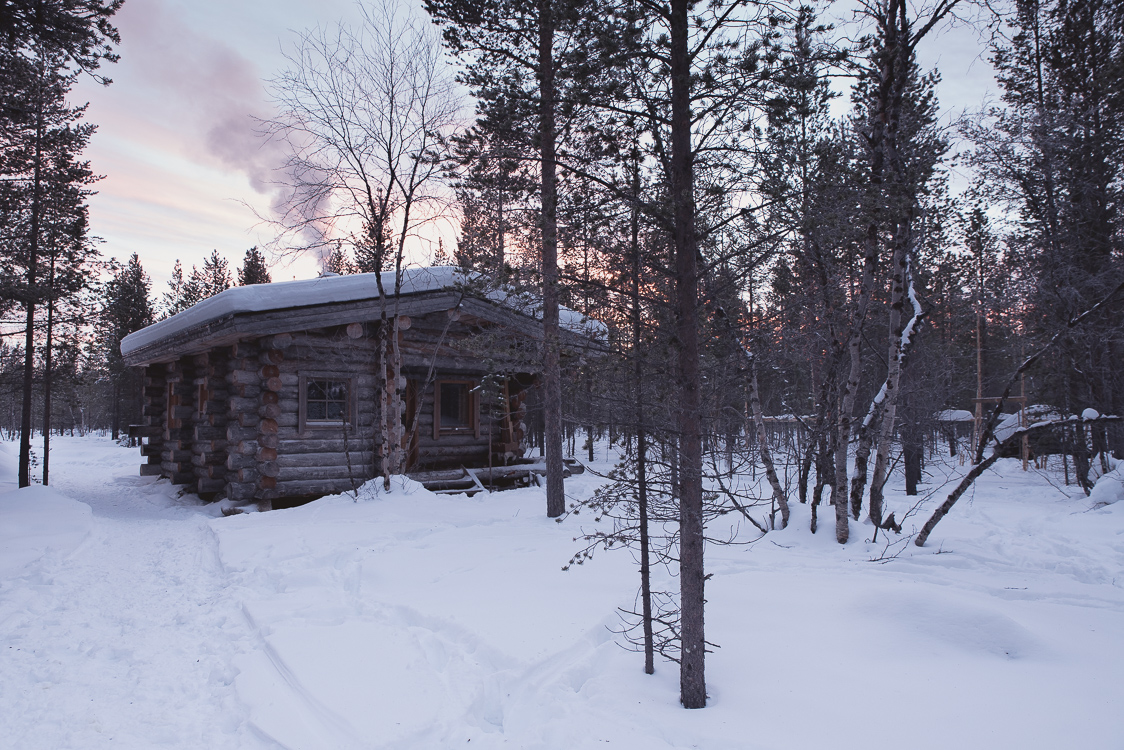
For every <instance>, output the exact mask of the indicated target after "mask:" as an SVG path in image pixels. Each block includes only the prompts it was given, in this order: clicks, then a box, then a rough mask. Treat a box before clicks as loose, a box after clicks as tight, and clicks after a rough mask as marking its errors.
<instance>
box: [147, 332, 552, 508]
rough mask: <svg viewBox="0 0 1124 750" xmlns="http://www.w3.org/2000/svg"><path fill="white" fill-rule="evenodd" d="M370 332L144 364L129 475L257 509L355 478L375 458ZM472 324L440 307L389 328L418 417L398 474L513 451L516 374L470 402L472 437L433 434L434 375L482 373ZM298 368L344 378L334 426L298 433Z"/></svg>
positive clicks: (374, 468) (502, 457)
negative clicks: (136, 452)
mask: <svg viewBox="0 0 1124 750" xmlns="http://www.w3.org/2000/svg"><path fill="white" fill-rule="evenodd" d="M376 332H377V327H376V324H373V323H354V324H350V325H349V326H343V325H341V326H335V327H331V328H325V329H318V330H311V331H300V332H293V333H282V334H277V335H271V336H265V337H261V338H253V339H247V340H243V341H239V342H237V343H235V344H233V345H230V346H222V347H216V348H213V349H211V350H210V351H208V352H206V353H202V354H196V355H191V356H187V357H182V358H180V359H177V360H175V361H173V362H169V363H158V364H152V365H149V366H147V367H146V368H145V386H144V388H145V390H144V396H145V408H144V414H145V422H146V424H145V425H144V426H142V427H141V428H139V429H140V430H141V431H143V433H144V434H145V435H146V436H147V439H148V442H147V444H146V445H144V446H143V447H142V449H141V452H142V455H144V456H145V457H146V460H147V463H146V464H145V465H144V466H142V467H141V474H142V475H156V474H159V475H162V476H164V477H167V478H168V479H169V480H170V481H171V482H173V483H175V484H183V485H186V486H188V487H189V488H190V489H191V491H194V492H196V493H198V494H199V495H200V496H201V497H203V498H207V499H210V498H214V497H218V496H223V497H227V498H229V499H231V500H233V501H237V502H249V501H257V502H258V503H259V504H260V505H262V506H266V507H267V506H269V505H271V504H281V503H283V502H285V503H287V502H291V501H293V500H298V499H308V498H312V497H317V496H321V495H325V494H333V493H338V492H344V491H348V490H351V489H353V488H355V487H357V486H359V485H360V484H362V483H363V482H364V481H366V480H368V479H370V478H372V477H373V476H375V475H376V474H377V472H378V471H379V466H380V460H379V457H378V456H379V454H378V446H377V445H376V437H377V433H378V430H377V425H378V423H379V418H380V417H379V409H380V396H381V392H380V391H381V387H382V384H383V382H384V380H383V376H381V375H380V373H379V371H378V370H379V362H378V358H377V356H376V345H377V343H376V336H375V333H376ZM477 332H478V329H477V328H476V324H475V322H474V321H471V320H461V319H460V318H459V316H457V315H456V314H455V313H452V314H448V313H444V312H442V313H435V314H432V315H428V316H423V317H420V318H418V319H415V320H413V321H410V322H409V323H408V327H407V328H406V329H405V330H402V331H401V332H400V339H399V343H400V348H401V351H402V354H403V376H404V378H408V379H409V380H410V385H411V389H412V391H411V392H412V397H411V398H410V399H409V401H410V407H411V409H410V411H411V413H409V414H407V415H406V416H407V418H408V419H409V418H411V417H412V416H413V413H414V412H416V413H417V416H418V419H417V431H416V434H415V451H414V452H413V454H412V462H411V466H410V467H409V468H410V470H414V471H417V470H425V469H433V468H444V467H460V466H477V467H480V466H488V465H489V463H491V464H493V465H502V464H504V463H507V462H508V461H510V460H511V459H513V458H517V457H520V456H522V455H523V452H524V441H525V435H526V432H527V431H526V426H525V424H524V420H525V416H526V409H525V406H524V404H525V396H526V393H527V387H528V386H529V384H530V380H528V379H523V380H521V381H516V380H509V381H506V382H505V381H503V380H497V381H496V383H498V384H499V385H498V386H496V387H494V388H492V389H491V391H490V392H489V393H488V394H486V395H484V396H483V397H482V398H479V405H478V408H479V419H480V427H481V429H480V431H479V435H476V434H458V435H441V436H439V437H437V438H436V439H435V438H434V436H433V421H434V391H435V388H434V381H440V380H446V379H453V380H471V381H473V382H475V383H479V382H480V380H481V378H482V377H483V376H484V375H485V372H484V369H483V368H484V363H483V361H482V358H481V356H480V355H479V354H477V353H475V352H474V351H473V350H472V337H473V336H474V334H476V333H477ZM431 365H432V366H433V368H434V372H433V377H432V379H430V378H429V375H430V368H431ZM302 376H306V377H308V376H313V377H316V376H320V377H328V378H334V377H338V378H340V379H346V380H347V381H348V382H349V383H350V384H351V385H352V389H351V393H350V400H351V402H352V404H353V406H352V408H351V416H350V417H349V419H348V420H347V423H346V425H339V424H310V423H305V424H304V425H303V429H302V423H301V393H300V385H301V377H302ZM406 426H407V427H409V426H410V425H409V424H407V425H406Z"/></svg>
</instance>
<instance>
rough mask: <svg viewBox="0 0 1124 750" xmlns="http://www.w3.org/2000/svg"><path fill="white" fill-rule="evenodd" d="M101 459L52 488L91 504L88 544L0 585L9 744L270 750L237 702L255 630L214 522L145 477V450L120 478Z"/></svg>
mask: <svg viewBox="0 0 1124 750" xmlns="http://www.w3.org/2000/svg"><path fill="white" fill-rule="evenodd" d="M121 453H124V452H123V451H122V452H121ZM110 455H112V456H113V457H114V458H119V459H125V458H126V456H123V455H120V454H110ZM94 456H95V462H92V463H86V462H83V461H81V460H79V461H75V462H73V463H71V464H69V465H66V466H63V465H56V466H54V467H53V469H54V481H53V482H52V488H53V489H55V490H56V491H58V492H60V493H62V494H66V495H68V496H70V497H74V498H79V499H81V500H82V501H84V502H86V503H87V504H89V505H90V506H91V507H92V509H93V511H94V523H93V529H92V532H91V534H90V536H89V537H88V538H87V539H86V540H85V541H84V542H83V543H82V544H81V545H80V546H79V547H78V548H77V549H76V550H74V551H73V552H71V553H70V554H68V555H65V556H59V555H51V554H48V555H47V556H45V557H44V558H42V559H40V560H38V561H36V562H34V563H32V564H31V565H29V566H28V567H27V568H26V569H25V570H24V571H23V575H22V576H19V577H18V578H14V579H9V580H5V581H3V582H2V583H0V644H2V647H0V651H2V654H3V663H2V666H0V673H2V674H3V675H5V678H4V679H3V680H0V746H2V747H10V748H13V749H14V748H102V747H107V748H108V747H113V748H156V747H159V748H257V747H272V746H273V745H272V744H271V743H267V742H264V741H262V740H260V739H259V738H258V737H257V736H256V735H255V734H254V733H253V731H252V729H250V728H249V727H248V726H247V724H246V722H245V716H244V714H245V711H244V709H243V708H242V707H241V706H240V705H239V703H238V700H237V697H236V695H235V691H234V686H233V681H234V676H235V671H234V669H233V668H232V662H233V659H234V657H235V655H236V654H238V653H240V652H243V651H245V650H246V649H247V648H248V647H249V646H250V644H251V643H252V640H251V638H252V633H251V631H250V629H249V627H248V625H247V623H246V621H245V619H244V618H243V616H242V614H241V612H240V610H239V608H238V605H237V601H236V600H234V599H232V598H231V597H230V596H229V594H228V592H227V591H226V586H225V580H224V577H223V574H222V570H221V567H220V566H219V564H218V560H217V555H216V545H215V539H214V535H213V533H212V532H211V529H210V527H209V526H208V524H207V522H208V521H209V520H210V519H209V517H208V516H206V515H203V514H202V513H200V512H199V510H200V507H199V506H198V502H197V501H196V502H195V503H192V502H189V500H190V499H191V498H190V496H189V497H188V498H185V499H184V500H179V501H177V500H175V499H174V498H173V497H170V496H169V495H168V494H167V493H168V492H170V489H169V488H168V487H167V485H166V484H164V485H161V486H153V485H152V480H148V479H141V478H140V477H136V476H135V471H136V469H135V464H136V458H135V451H129V452H128V455H127V463H126V462H125V461H124V460H123V461H122V462H121V463H122V464H123V465H122V466H120V467H117V466H114V469H118V470H117V471H113V472H106V471H105V467H104V466H97V465H96V460H97V459H104V458H105V457H106V452H105V451H104V450H103V451H101V452H95V454H94ZM128 469H132V471H131V472H130V471H128ZM130 474H134V476H130ZM16 676H18V677H16Z"/></svg>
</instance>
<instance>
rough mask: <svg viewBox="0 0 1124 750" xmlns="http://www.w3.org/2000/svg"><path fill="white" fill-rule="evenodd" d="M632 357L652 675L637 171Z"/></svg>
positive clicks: (647, 668) (644, 609)
mask: <svg viewBox="0 0 1124 750" xmlns="http://www.w3.org/2000/svg"><path fill="white" fill-rule="evenodd" d="M632 192H633V199H632V217H631V218H632V220H631V223H630V227H629V229H630V238H629V239H630V243H631V250H632V321H631V322H632V356H633V376H634V377H635V379H636V383H635V387H636V504H637V506H638V510H639V512H640V603H641V613H642V614H641V616H642V617H643V620H644V622H643V627H644V674H654V673H655V671H656V664H655V640H654V637H653V634H652V576H651V571H652V567H651V549H650V548H651V540H650V538H649V535H648V444H647V435H645V433H644V430H645V427H644V363H643V361H642V360H641V358H640V352H641V344H642V339H641V329H640V326H641V310H640V205H639V201H640V170H639V167H634V169H633V173H632Z"/></svg>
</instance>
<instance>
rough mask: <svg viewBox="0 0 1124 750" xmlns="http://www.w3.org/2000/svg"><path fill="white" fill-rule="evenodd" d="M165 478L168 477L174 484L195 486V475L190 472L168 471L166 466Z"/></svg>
mask: <svg viewBox="0 0 1124 750" xmlns="http://www.w3.org/2000/svg"><path fill="white" fill-rule="evenodd" d="M164 476H166V477H168V481H170V482H171V483H172V484H194V483H195V474H193V473H191V472H190V471H172V470H168V469H167V465H166V464H165V469H164Z"/></svg>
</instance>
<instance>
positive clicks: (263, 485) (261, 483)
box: [258, 477, 277, 490]
mask: <svg viewBox="0 0 1124 750" xmlns="http://www.w3.org/2000/svg"><path fill="white" fill-rule="evenodd" d="M258 489H259V490H275V489H277V478H276V477H262V478H261V479H259V480H258Z"/></svg>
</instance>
